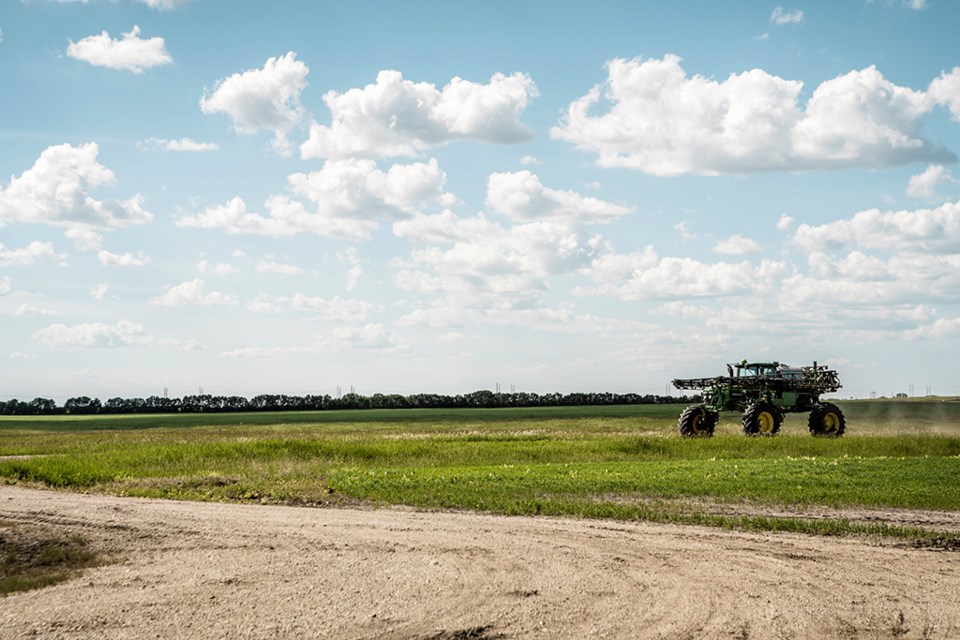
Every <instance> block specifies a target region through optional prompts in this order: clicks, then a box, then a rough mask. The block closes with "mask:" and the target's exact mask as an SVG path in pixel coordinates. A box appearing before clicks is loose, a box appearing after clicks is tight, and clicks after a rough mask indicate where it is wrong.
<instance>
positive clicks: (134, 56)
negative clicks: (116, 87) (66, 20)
mask: <svg viewBox="0 0 960 640" xmlns="http://www.w3.org/2000/svg"><path fill="white" fill-rule="evenodd" d="M67 55H68V56H70V57H71V58H76V59H77V60H83V61H84V62H89V63H90V64H92V65H94V66H96V67H107V68H109V69H117V70H122V71H132V72H134V73H142V72H143V71H144V70H145V69H149V68H151V67H156V66H159V65H164V64H170V63H171V62H173V58H171V57H170V54H169V53H167V48H166V44H165V43H164V41H163V38H161V37H153V38H149V39H146V40H141V39H140V27H138V26H136V25H134V27H133V29H132V30H130V31H129V32H128V33H124V34H123V36H122V37H121V38H120V39H119V40H114V39H112V38H111V37H110V34H109V33H107V32H106V31H104V32H102V33H100V34H99V35H95V36H87V37H86V38H83V39H82V40H80V41H79V42H73V41H71V42H70V44H69V45H68V46H67Z"/></svg>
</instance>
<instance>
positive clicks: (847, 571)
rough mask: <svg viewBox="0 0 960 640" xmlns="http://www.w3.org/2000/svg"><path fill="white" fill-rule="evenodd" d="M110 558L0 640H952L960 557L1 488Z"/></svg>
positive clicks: (54, 527) (10, 617) (0, 499)
mask: <svg viewBox="0 0 960 640" xmlns="http://www.w3.org/2000/svg"><path fill="white" fill-rule="evenodd" d="M0 521H6V522H7V523H10V522H13V523H32V524H38V523H40V524H43V525H44V526H48V527H50V529H51V531H55V532H58V533H61V534H63V533H67V534H73V533H76V534H80V535H82V536H84V537H85V538H86V539H87V540H89V541H90V543H91V544H92V545H93V546H94V547H95V548H97V549H100V550H102V551H104V552H106V553H108V554H111V555H112V556H113V557H114V558H115V559H116V562H114V563H112V564H108V565H105V566H101V567H98V568H94V569H88V570H86V571H84V572H83V574H82V575H81V576H80V577H79V578H76V579H73V580H71V581H69V582H65V583H61V584H59V585H56V586H53V587H48V588H45V589H41V590H37V591H32V592H26V593H20V594H14V595H11V596H9V597H6V598H3V599H0V637H3V638H36V637H51V638H177V639H178V640H186V639H190V638H347V639H354V638H358V639H359V638H396V639H403V640H410V639H418V640H428V639H429V640H467V639H471V638H473V639H489V638H592V637H596V638H736V639H741V640H743V639H746V638H832V637H842V638H957V637H960V553H958V552H949V551H932V550H923V549H908V548H895V547H891V546H876V545H872V544H869V543H866V542H863V541H857V540H849V539H829V538H818V537H810V536H802V535H788V534H776V535H762V534H748V533H738V532H726V531H719V530H715V529H707V528H697V527H675V526H663V525H653V524H644V523H622V522H612V521H596V520H571V519H554V518H510V517H500V516H489V515H476V514H470V513H430V512H419V511H411V510H402V509H379V510H373V509H369V510H364V509H310V508H294V507H273V506H258V505H237V504H207V503H190V502H173V501H163V500H144V499H135V498H117V497H111V496H104V495H80V494H73V493H59V492H53V491H39V490H33V489H24V488H20V487H10V486H0Z"/></svg>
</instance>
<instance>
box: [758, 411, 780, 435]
mask: <svg viewBox="0 0 960 640" xmlns="http://www.w3.org/2000/svg"><path fill="white" fill-rule="evenodd" d="M774 424H776V422H775V421H774V419H773V414H772V413H770V412H769V411H761V412H760V415H759V416H757V426H758V427H759V428H760V433H773V425H774Z"/></svg>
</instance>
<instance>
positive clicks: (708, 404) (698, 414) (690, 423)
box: [673, 360, 846, 438]
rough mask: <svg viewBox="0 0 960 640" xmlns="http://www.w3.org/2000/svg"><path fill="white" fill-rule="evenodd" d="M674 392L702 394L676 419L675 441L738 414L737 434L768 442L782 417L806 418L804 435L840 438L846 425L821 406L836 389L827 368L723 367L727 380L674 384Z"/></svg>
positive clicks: (704, 433) (709, 430) (703, 433)
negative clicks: (802, 415) (723, 414)
mask: <svg viewBox="0 0 960 640" xmlns="http://www.w3.org/2000/svg"><path fill="white" fill-rule="evenodd" d="M673 386H674V387H676V388H677V389H687V390H702V394H701V395H702V398H703V402H702V403H701V404H698V405H693V406H691V407H687V408H686V409H684V411H683V413H681V414H680V420H679V426H680V435H682V436H686V437H707V438H709V437H710V436H712V435H713V430H714V428H715V427H716V426H717V422H718V421H719V419H720V412H721V411H741V412H742V413H743V416H742V423H743V432H744V433H745V434H747V435H750V436H757V435H763V436H772V435H775V434H776V433H777V432H778V431H780V425H782V424H783V414H785V413H807V412H809V413H810V419H809V422H808V424H809V426H810V433H812V434H813V435H815V436H833V437H838V436H841V435H843V431H844V428H845V427H846V423H845V421H844V418H843V413H842V412H841V411H840V409H839V408H837V406H836V405H834V404H831V403H829V402H821V401H820V394H822V393H831V392H834V391H837V390H838V389H840V387H841V385H840V378H839V377H838V376H837V372H836V371H833V370H831V369H828V368H827V367H822V366H818V365H817V363H816V362H814V363H813V366H812V367H791V366H789V365H786V364H782V363H779V362H747V361H746V360H743V361H742V362H740V363H739V364H728V365H727V375H725V376H717V377H713V378H690V379H686V380H674V381H673Z"/></svg>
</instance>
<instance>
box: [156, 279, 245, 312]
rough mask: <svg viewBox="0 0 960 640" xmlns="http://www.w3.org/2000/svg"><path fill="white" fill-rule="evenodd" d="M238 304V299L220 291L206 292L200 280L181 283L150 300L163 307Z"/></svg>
mask: <svg viewBox="0 0 960 640" xmlns="http://www.w3.org/2000/svg"><path fill="white" fill-rule="evenodd" d="M236 303H237V299H236V298H235V297H234V296H231V295H227V294H224V293H220V292H219V291H211V292H210V293H207V292H205V291H204V289H203V280H202V279H200V278H197V279H196V280H188V281H186V282H181V283H180V284H178V285H174V286H172V287H170V288H169V289H167V290H166V291H165V292H164V293H163V294H162V295H160V296H157V297H156V298H151V299H150V304H153V305H157V306H161V307H179V306H182V305H195V306H205V307H215V306H224V305H233V304H236Z"/></svg>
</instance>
